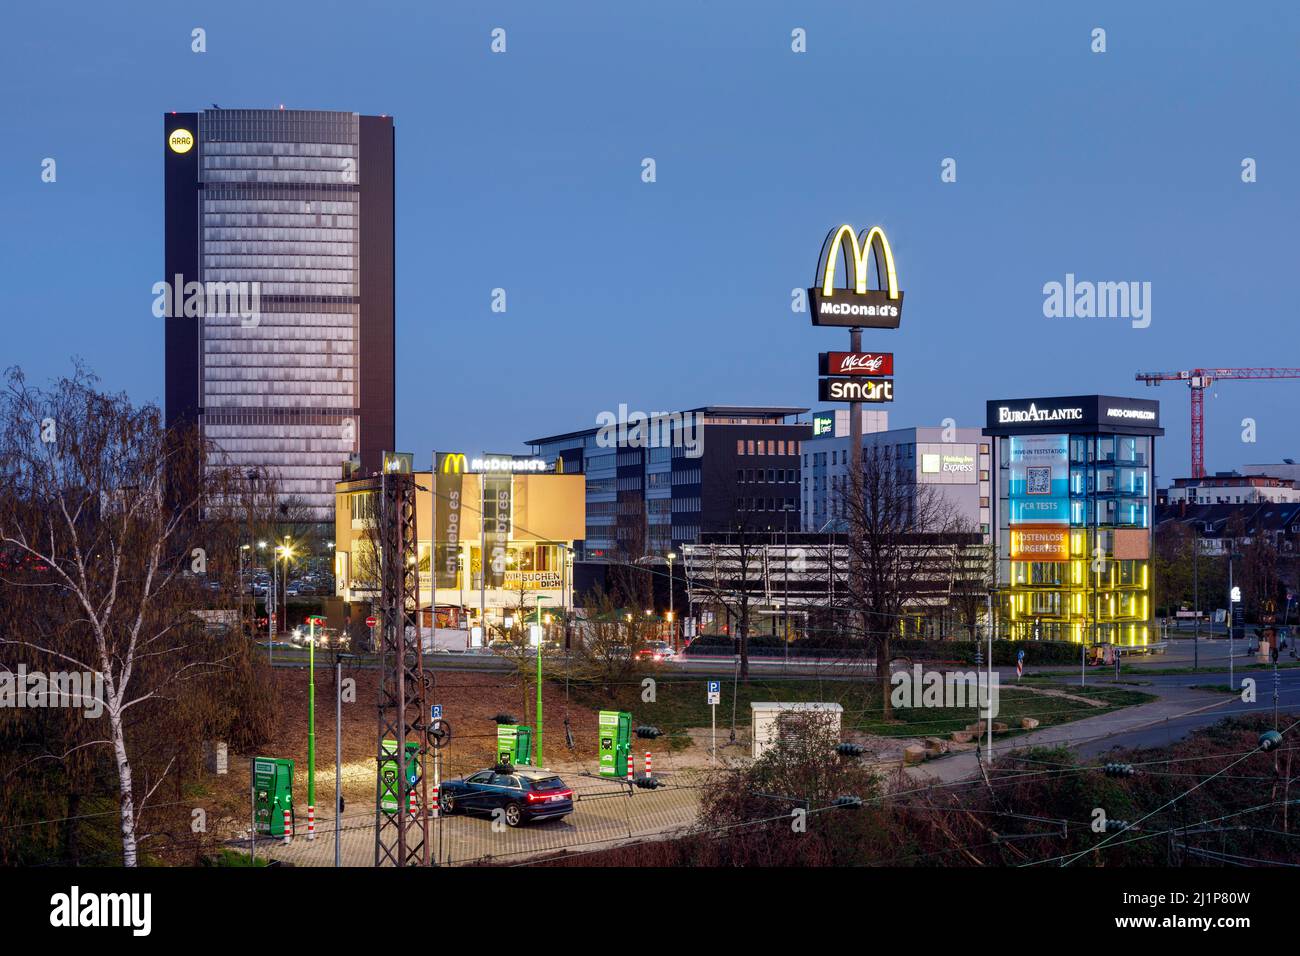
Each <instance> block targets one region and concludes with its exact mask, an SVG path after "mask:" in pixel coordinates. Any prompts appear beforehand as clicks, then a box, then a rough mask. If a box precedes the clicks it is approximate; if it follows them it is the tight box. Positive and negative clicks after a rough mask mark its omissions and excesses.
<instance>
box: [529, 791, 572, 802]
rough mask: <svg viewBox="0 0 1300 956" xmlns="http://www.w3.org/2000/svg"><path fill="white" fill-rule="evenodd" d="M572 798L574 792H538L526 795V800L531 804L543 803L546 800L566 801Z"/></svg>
mask: <svg viewBox="0 0 1300 956" xmlns="http://www.w3.org/2000/svg"><path fill="white" fill-rule="evenodd" d="M571 796H573V791H572V790H557V791H555V792H554V793H538V792H536V791H529V792H528V794H527V795H525V797H524V799H525V800H527V801H528V802H529V803H541V802H543V801H545V800H564V799H567V798H568V797H571Z"/></svg>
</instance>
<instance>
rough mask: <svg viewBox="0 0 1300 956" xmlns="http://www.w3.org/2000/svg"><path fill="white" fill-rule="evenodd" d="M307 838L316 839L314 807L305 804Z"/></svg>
mask: <svg viewBox="0 0 1300 956" xmlns="http://www.w3.org/2000/svg"><path fill="white" fill-rule="evenodd" d="M307 839H308V840H314V839H316V808H315V807H314V806H313V805H312V804H310V803H309V804H307Z"/></svg>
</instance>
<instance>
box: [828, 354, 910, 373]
mask: <svg viewBox="0 0 1300 956" xmlns="http://www.w3.org/2000/svg"><path fill="white" fill-rule="evenodd" d="M818 357H819V358H820V359H821V369H820V371H821V374H822V375H875V376H882V375H883V376H889V375H893V374H894V353H893V352H822V353H821V354H820V355H819V356H818Z"/></svg>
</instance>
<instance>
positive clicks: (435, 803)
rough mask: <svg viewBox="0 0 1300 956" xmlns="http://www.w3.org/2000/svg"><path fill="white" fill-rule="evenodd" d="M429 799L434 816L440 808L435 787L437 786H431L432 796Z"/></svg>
mask: <svg viewBox="0 0 1300 956" xmlns="http://www.w3.org/2000/svg"><path fill="white" fill-rule="evenodd" d="M430 801H431V806H432V809H433V815H434V816H435V817H436V816H437V815H438V811H439V810H440V809H441V808H440V807H439V806H438V788H437V787H434V788H433V796H432V797H431V798H430Z"/></svg>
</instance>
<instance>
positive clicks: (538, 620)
mask: <svg viewBox="0 0 1300 956" xmlns="http://www.w3.org/2000/svg"><path fill="white" fill-rule="evenodd" d="M549 600H550V598H549V597H547V596H546V595H544V594H537V595H534V597H533V622H534V623H533V627H535V628H537V630H536V632H535V633H536V634H537V766H538V767H543V766H545V758H544V757H543V753H544V751H543V749H542V637H543V635H542V602H543V601H549Z"/></svg>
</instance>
